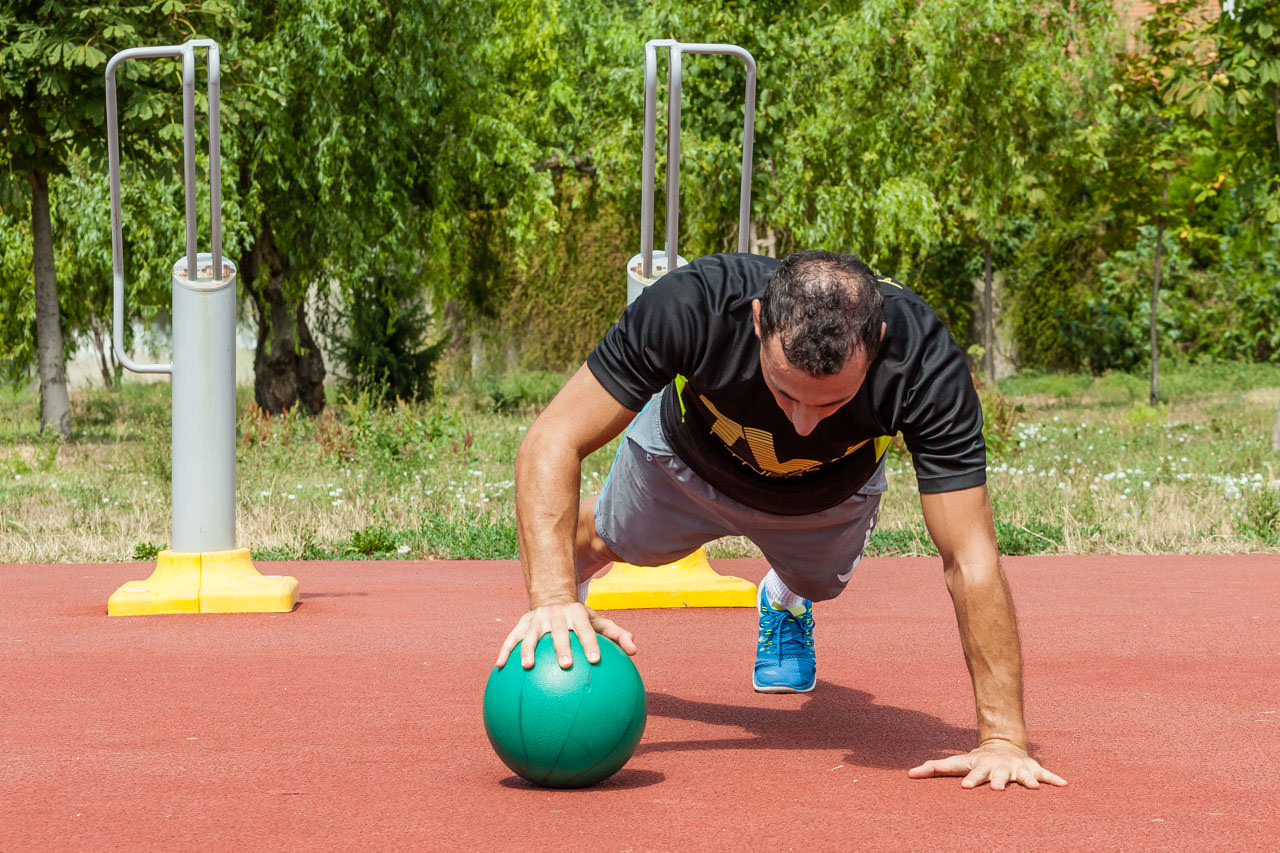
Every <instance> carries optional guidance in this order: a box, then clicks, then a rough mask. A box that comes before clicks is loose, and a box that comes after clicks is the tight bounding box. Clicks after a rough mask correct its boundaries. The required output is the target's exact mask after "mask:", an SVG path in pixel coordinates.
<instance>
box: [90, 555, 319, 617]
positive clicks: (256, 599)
mask: <svg viewBox="0 0 1280 853" xmlns="http://www.w3.org/2000/svg"><path fill="white" fill-rule="evenodd" d="M297 603H298V580H297V578H291V577H285V576H283V575H262V574H259V573H258V570H257V569H255V568H254V567H253V562H252V561H251V560H250V559H249V549H248V548H237V549H235V550H232V551H206V552H205V553H201V554H189V553H187V554H176V553H174V552H173V551H161V552H160V555H159V557H158V559H157V561H156V568H155V571H153V572H152V573H151V577H149V578H147V579H146V580H144V581H129V582H128V583H126V584H125V585H124V586H122V587H120V588H119V589H117V590H116V591H115V592H114V593H113V594H112V595H111V598H109V599H108V600H107V615H109V616H149V615H154V614H159V613H288V612H289V611H291V610H293V608H294V605H296V604H297Z"/></svg>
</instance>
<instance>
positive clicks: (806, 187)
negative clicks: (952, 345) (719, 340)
mask: <svg viewBox="0 0 1280 853" xmlns="http://www.w3.org/2000/svg"><path fill="white" fill-rule="evenodd" d="M824 20H826V21H827V23H826V24H825V27H824V30H823V31H822V32H820V33H816V34H809V35H808V38H809V39H811V43H812V44H814V45H815V48H814V51H813V53H812V54H810V55H808V56H806V57H805V61H803V62H795V61H788V62H787V63H786V66H785V67H786V73H787V75H788V76H789V77H794V78H795V79H794V81H793V82H791V83H790V84H789V87H790V89H791V92H790V94H789V101H788V102H787V103H786V104H784V105H782V107H783V108H782V109H781V110H780V111H779V112H781V114H782V115H785V116H786V119H785V120H786V121H787V122H788V123H789V124H790V125H791V126H790V128H789V131H790V132H789V136H788V140H787V145H786V146H785V149H784V150H783V151H781V152H780V156H779V160H778V162H777V163H776V174H777V176H778V177H777V179H776V182H777V184H778V186H779V194H780V195H781V198H780V199H779V201H778V203H777V205H776V206H775V207H774V208H773V210H772V216H773V219H774V221H775V222H776V223H778V224H779V225H781V226H782V227H783V228H784V229H785V230H787V231H789V232H790V233H791V234H792V235H794V237H795V240H796V242H800V243H809V244H815V245H847V246H851V247H855V248H856V249H857V250H858V251H859V252H860V253H861V254H863V255H865V256H866V257H868V258H869V259H871V260H872V261H873V262H874V263H877V264H887V265H889V266H890V268H892V269H895V270H897V271H898V272H899V273H900V274H902V275H904V276H911V275H918V274H919V273H921V272H923V271H924V270H925V268H926V266H927V265H928V264H929V261H930V258H931V256H938V255H942V256H946V257H948V258H949V259H954V260H955V261H959V263H957V264H954V265H953V269H952V270H951V271H950V273H949V276H950V277H951V279H952V280H951V281H948V282H932V283H931V284H932V286H934V287H936V288H950V293H952V294H956V293H958V294H962V295H963V296H962V298H963V300H964V301H965V302H969V301H971V299H970V294H971V293H972V286H971V280H972V279H971V277H970V271H971V270H972V269H974V268H975V267H976V268H978V269H981V270H982V276H983V283H984V288H983V302H984V303H985V306H984V307H985V308H986V310H985V311H984V312H983V313H984V315H985V317H986V324H987V325H986V327H985V328H984V330H983V332H982V337H983V339H984V341H985V351H986V356H985V357H986V362H985V365H984V366H985V370H986V372H987V374H988V375H989V376H991V375H992V374H993V371H994V356H995V346H994V319H995V313H996V312H995V306H994V305H993V304H992V303H993V292H992V291H993V287H994V276H995V272H996V270H997V269H998V268H999V265H1000V264H1001V263H1002V262H1003V261H1004V260H1006V259H1007V257H1008V254H1009V253H1008V252H1007V251H1006V252H1004V253H1003V255H1002V247H1012V246H1015V245H1016V244H1017V242H1018V241H1019V239H1020V237H1019V232H1020V229H1022V228H1023V223H1024V222H1025V220H1026V219H1027V218H1029V217H1030V216H1031V215H1032V214H1033V213H1034V211H1035V210H1036V208H1037V207H1038V206H1040V205H1042V204H1043V203H1044V202H1045V201H1046V200H1047V199H1049V198H1051V197H1052V196H1053V194H1054V187H1053V185H1052V183H1051V181H1052V179H1053V175H1054V171H1053V169H1052V168H1051V163H1050V161H1051V159H1052V158H1053V156H1054V155H1055V152H1056V151H1057V150H1058V149H1059V148H1060V147H1062V145H1063V144H1064V141H1065V140H1067V139H1068V138H1069V137H1070V136H1071V134H1073V133H1074V132H1075V131H1076V129H1077V128H1078V126H1079V125H1080V123H1081V118H1080V116H1081V114H1084V113H1087V111H1088V105H1089V99H1090V97H1091V96H1092V94H1093V91H1094V87H1095V86H1096V80H1097V74H1096V68H1097V67H1098V65H1099V62H1098V59H1097V57H1098V55H1099V51H1100V50H1102V47H1101V46H1102V45H1105V43H1106V38H1107V36H1108V35H1109V34H1110V33H1111V32H1112V28H1113V20H1114V13H1113V10H1112V8H1111V4H1110V3H1107V2H1102V1H1101V0H1089V2H1080V3H1073V4H1060V3H1047V2H1032V3H1026V2H1014V0H946V2H931V3H919V2H907V3H904V2H896V0H870V2H864V3H859V4H854V5H853V8H851V9H849V10H848V12H847V14H840V13H839V12H838V11H836V10H833V14H831V15H830V16H829V18H824ZM793 49H795V48H793ZM1107 55H1108V56H1109V53H1108V54H1107ZM975 256H976V257H977V258H978V259H980V263H979V264H974V263H971V262H969V261H968V258H972V257H975ZM941 274H943V275H948V273H947V272H946V271H941ZM926 284H929V283H926ZM937 301H938V303H939V304H940V306H941V307H942V311H941V313H943V314H944V319H947V320H949V322H950V323H951V325H952V326H953V327H955V326H962V325H964V324H965V323H966V322H967V320H968V317H969V315H970V309H967V308H965V309H963V313H961V312H957V316H951V317H948V316H946V315H947V313H948V311H947V308H948V307H954V306H955V305H956V303H957V301H958V300H957V299H956V298H954V296H944V298H940V299H938V300H937Z"/></svg>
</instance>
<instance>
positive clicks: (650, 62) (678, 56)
mask: <svg viewBox="0 0 1280 853" xmlns="http://www.w3.org/2000/svg"><path fill="white" fill-rule="evenodd" d="M658 48H667V49H668V74H667V176H666V185H667V219H666V233H665V236H666V252H665V256H666V259H667V268H668V269H674V268H675V267H676V266H677V265H678V264H679V226H680V114H681V88H682V78H683V62H682V54H685V53H697V54H720V55H725V56H736V57H738V58H739V59H741V60H742V62H743V64H744V65H745V66H746V71H747V79H746V92H745V103H744V109H743V113H744V115H743V126H742V177H741V182H740V185H739V192H738V251H739V252H746V251H747V250H748V249H749V248H750V231H751V177H752V158H753V156H754V138H755V108H756V62H755V59H754V58H753V57H752V56H751V54H750V53H749V52H748V51H747V50H745V49H744V48H741V47H739V46H737V45H733V44H703V43H695V42H679V41H675V40H673V39H653V40H650V41H648V42H646V43H645V46H644V136H643V145H644V148H643V150H642V151H641V164H640V183H641V188H640V260H639V267H640V272H641V274H642V276H643V280H644V281H645V282H647V281H649V280H651V279H653V278H654V258H653V255H654V251H653V226H654V222H653V220H654V210H653V208H654V203H653V196H654V185H655V174H654V173H655V172H656V168H657V167H656V160H657V155H656V148H657V131H656V125H657V87H658V83H657V79H658V75H657V50H658ZM634 263H635V262H634V261H633V262H632V263H631V264H628V269H630V268H631V267H632V265H633V264H634ZM639 281H640V278H639V277H637V282H639ZM628 282H629V288H628V289H629V290H633V289H634V288H632V287H630V277H629V279H628Z"/></svg>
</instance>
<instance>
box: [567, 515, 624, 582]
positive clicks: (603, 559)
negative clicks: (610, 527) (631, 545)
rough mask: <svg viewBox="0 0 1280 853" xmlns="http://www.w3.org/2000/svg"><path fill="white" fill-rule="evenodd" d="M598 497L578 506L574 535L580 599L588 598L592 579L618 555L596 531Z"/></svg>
mask: <svg viewBox="0 0 1280 853" xmlns="http://www.w3.org/2000/svg"><path fill="white" fill-rule="evenodd" d="M595 510H596V499H595V498H586V499H585V500H583V501H582V503H581V504H579V506H578V529H577V532H576V534H575V536H574V561H575V563H576V565H577V569H578V601H581V602H583V603H585V602H586V600H587V591H588V589H590V587H591V579H592V578H593V577H595V576H596V574H598V573H599V572H600V570H601V569H603V568H604V567H605V566H607V565H609V564H610V563H612V562H615V561H616V560H617V559H618V557H617V555H616V554H614V553H613V551H612V550H610V548H609V546H608V545H607V544H606V543H605V541H604V540H603V539H601V538H600V534H599V532H597V531H596V511H595Z"/></svg>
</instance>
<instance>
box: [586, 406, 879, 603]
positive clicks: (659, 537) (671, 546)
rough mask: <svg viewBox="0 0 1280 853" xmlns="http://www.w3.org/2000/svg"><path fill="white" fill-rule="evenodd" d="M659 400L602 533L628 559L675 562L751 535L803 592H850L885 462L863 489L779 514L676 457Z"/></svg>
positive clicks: (608, 494)
mask: <svg viewBox="0 0 1280 853" xmlns="http://www.w3.org/2000/svg"><path fill="white" fill-rule="evenodd" d="M660 408H661V407H660V404H659V401H658V399H657V398H655V399H654V400H653V401H651V402H650V403H649V405H647V406H645V408H644V409H643V410H642V411H641V412H640V414H638V415H636V418H635V420H634V421H632V423H631V427H630V428H629V429H628V430H627V434H626V436H625V437H624V438H623V440H622V445H621V446H620V447H619V448H618V455H617V456H616V457H615V458H614V461H613V468H612V469H611V470H610V472H609V476H608V478H607V479H606V480H605V484H604V490H603V491H602V492H601V493H600V496H599V498H598V499H597V500H596V504H595V521H596V532H597V533H599V534H600V538H601V539H603V540H604V541H605V544H607V545H608V546H609V548H610V550H612V551H613V553H614V554H616V555H618V557H619V558H621V559H622V560H623V561H625V562H628V563H631V564H632V565H637V566H661V565H665V564H667V563H674V562H675V561H677V560H679V559H680V558H681V557H684V556H686V555H688V554H691V553H693V552H694V551H696V550H697V549H698V548H699V547H700V546H702V545H704V544H706V543H707V542H710V541H712V540H714V539H719V538H720V537H722V536H745V537H746V538H747V539H750V540H751V541H752V542H754V543H755V544H756V546H757V547H759V548H760V550H761V552H763V553H764V556H765V557H766V558H767V559H768V560H769V563H770V565H771V566H772V567H773V569H774V571H776V572H777V573H778V575H779V576H780V577H781V578H782V580H783V582H784V583H786V585H787V586H788V587H789V588H790V589H791V590H792V591H793V592H795V593H798V594H799V595H802V596H804V597H805V598H808V599H810V600H813V601H821V600H825V599H828V598H834V597H836V596H837V595H839V594H840V592H841V591H843V590H844V587H845V585H846V584H847V583H848V582H849V579H850V578H851V577H853V571H854V569H856V568H857V566H858V561H859V560H861V559H862V552H863V550H864V549H865V548H866V546H867V541H868V540H869V539H870V538H871V530H872V528H873V527H875V523H876V514H877V512H878V511H879V509H880V495H881V493H882V492H884V490H885V488H886V487H887V483H886V482H885V476H884V465H883V464H881V466H880V468H879V469H877V471H876V473H875V474H874V475H873V476H872V478H871V480H870V481H868V482H867V484H866V485H865V486H863V487H862V489H861V490H859V491H858V492H857V493H856V494H854V495H853V496H852V497H850V498H849V499H848V500H846V501H844V502H843V503H840V504H837V505H836V506H833V507H831V508H830V509H825V510H823V511H821V512H817V513H812V514H810V515H773V514H770V513H767V512H762V511H760V510H758V509H752V508H751V507H749V506H746V505H745V504H742V503H739V502H738V501H736V500H734V499H733V498H730V497H727V496H726V495H724V494H722V493H721V492H719V491H717V490H716V489H715V488H713V487H712V486H711V485H710V484H709V483H708V482H707V481H706V480H704V479H702V478H701V477H700V476H698V475H697V474H695V473H694V472H693V471H692V470H691V469H690V468H689V466H688V465H686V464H684V462H683V461H682V460H681V459H680V457H678V456H676V454H675V452H674V451H673V450H672V449H671V446H670V445H669V444H668V443H667V440H666V437H665V436H664V435H663V433H662V423H661V418H660V415H659V411H660Z"/></svg>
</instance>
